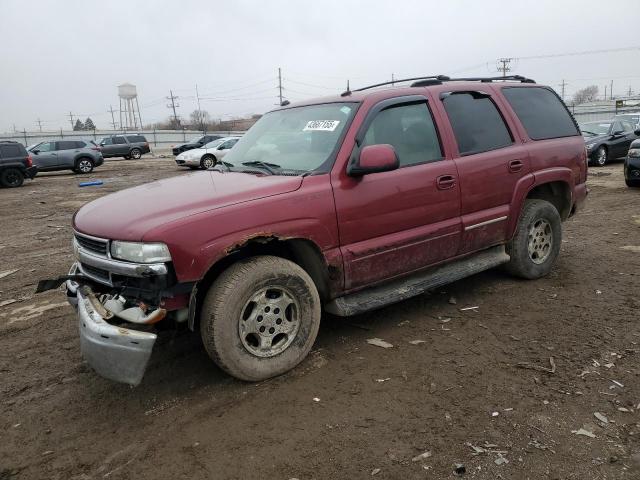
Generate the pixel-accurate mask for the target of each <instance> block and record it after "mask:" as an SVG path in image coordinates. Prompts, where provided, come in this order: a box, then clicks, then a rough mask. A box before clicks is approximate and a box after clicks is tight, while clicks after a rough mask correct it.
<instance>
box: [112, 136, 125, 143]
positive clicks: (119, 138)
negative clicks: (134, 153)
mask: <svg viewBox="0 0 640 480" xmlns="http://www.w3.org/2000/svg"><path fill="white" fill-rule="evenodd" d="M125 143H127V141H126V140H125V139H124V137H113V144H114V145H123V144H125Z"/></svg>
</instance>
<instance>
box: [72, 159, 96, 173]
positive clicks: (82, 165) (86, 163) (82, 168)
mask: <svg viewBox="0 0 640 480" xmlns="http://www.w3.org/2000/svg"><path fill="white" fill-rule="evenodd" d="M75 170H76V172H78V173H84V174H86V173H91V172H93V160H91V159H90V158H80V159H78V161H77V162H76V169H75Z"/></svg>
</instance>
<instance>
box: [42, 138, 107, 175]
mask: <svg viewBox="0 0 640 480" xmlns="http://www.w3.org/2000/svg"><path fill="white" fill-rule="evenodd" d="M29 152H30V153H32V154H33V157H32V158H33V163H34V165H36V166H37V167H38V171H40V172H52V171H55V170H72V171H74V172H76V173H91V172H92V171H93V169H94V167H99V166H100V165H102V163H103V162H104V159H103V158H102V153H100V148H99V147H98V146H97V145H96V144H95V143H94V142H92V141H84V140H47V141H46V142H40V143H37V144H36V145H33V146H31V147H29Z"/></svg>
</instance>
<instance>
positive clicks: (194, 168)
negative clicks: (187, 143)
mask: <svg viewBox="0 0 640 480" xmlns="http://www.w3.org/2000/svg"><path fill="white" fill-rule="evenodd" d="M189 168H190V169H191V170H200V167H194V166H192V165H189Z"/></svg>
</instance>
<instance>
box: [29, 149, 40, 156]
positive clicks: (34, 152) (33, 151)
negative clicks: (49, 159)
mask: <svg viewBox="0 0 640 480" xmlns="http://www.w3.org/2000/svg"><path fill="white" fill-rule="evenodd" d="M31 153H33V154H34V155H37V154H39V153H40V150H38V149H37V148H36V149H35V150H31Z"/></svg>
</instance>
